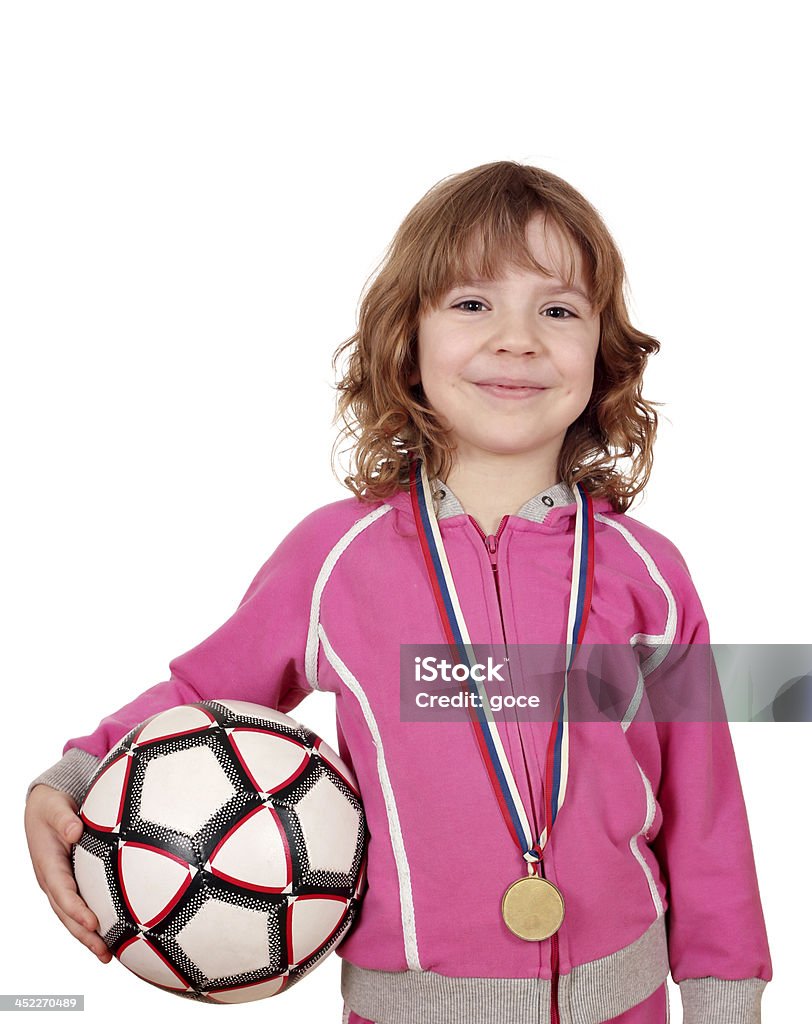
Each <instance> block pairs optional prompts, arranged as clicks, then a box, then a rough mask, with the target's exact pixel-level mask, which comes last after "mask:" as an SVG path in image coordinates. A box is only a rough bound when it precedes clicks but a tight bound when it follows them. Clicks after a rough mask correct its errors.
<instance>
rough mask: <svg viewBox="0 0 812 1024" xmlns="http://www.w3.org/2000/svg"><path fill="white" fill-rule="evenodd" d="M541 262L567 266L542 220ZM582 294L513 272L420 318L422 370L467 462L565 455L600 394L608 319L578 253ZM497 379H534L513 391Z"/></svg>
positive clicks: (460, 291)
mask: <svg viewBox="0 0 812 1024" xmlns="http://www.w3.org/2000/svg"><path fill="white" fill-rule="evenodd" d="M527 240H528V244H529V247H530V249H531V251H532V253H533V256H534V257H535V258H536V259H537V260H538V261H539V263H541V264H542V265H543V266H546V267H550V268H551V269H552V268H554V267H562V266H565V265H566V264H565V261H564V253H565V251H566V250H565V249H564V247H563V244H562V243H563V240H562V238H561V235H560V233H559V232H558V230H557V229H556V228H555V227H554V225H553V224H552V223H549V224H548V226H547V229H546V237H545V229H544V227H543V221H542V219H541V216H540V215H537V216H536V217H534V218H533V219H532V220H531V221H530V222H529V223H528V226H527ZM576 254H577V261H578V262H577V264H576V266H577V271H578V272H577V277H576V281H575V284H574V288H575V289H577V291H566V290H565V289H566V284H565V283H563V282H562V281H561V280H559V279H558V278H557V277H556V278H550V277H545V276H544V275H542V274H540V273H539V272H537V271H529V270H524V269H522V268H518V267H515V266H513V267H511V268H510V269H509V270H508V271H507V272H506V275H505V276H503V277H502V278H500V279H499V280H496V281H489V282H471V281H469V282H465V283H462V284H460V285H458V286H457V287H455V288H452V289H451V291H449V292H447V293H446V294H445V295H444V296H442V297H441V299H440V302H439V305H438V306H437V308H436V309H434V310H431V311H430V312H425V313H424V314H423V315H421V317H420V320H419V324H418V332H417V357H418V366H417V369H416V370H415V372H414V373H413V374H412V377H411V378H410V383H411V384H414V383H417V381H418V380H422V382H423V390H424V392H425V394H426V398H427V399H428V401H429V403H430V405H431V406H432V408H433V409H434V410H435V412H436V413H437V414H438V415H440V416H441V418H442V419H444V420H445V421H446V423H447V425H448V426H449V427H450V430H451V432H452V435H453V438H454V441H455V442H456V444H457V446H458V455H459V456H462V457H465V456H470V455H472V454H478V453H481V452H486V451H487V452H492V453H500V454H519V453H522V452H525V453H531V452H535V453H539V454H540V453H541V452H542V451H543V452H545V453H546V454H547V455H549V456H551V457H557V455H558V452H559V451H560V449H561V445H562V444H563V442H564V435H565V434H566V431H567V428H568V427H569V426H570V424H572V423H573V422H574V421H575V420H576V419H577V418H578V417H579V416H580V414H581V413H582V412H583V410H584V409H585V408H586V405H587V403H588V402H589V398H590V395H591V394H592V384H593V377H594V368H595V357H596V355H597V351H598V342H599V339H600V316H599V315H596V314H595V313H594V312H593V310H592V307H591V305H590V301H589V298H588V297H587V294H588V293H587V286H586V283H585V281H584V278H583V276H582V265H581V256H580V253H578V252H577V248H576ZM488 381H503V382H505V383H508V382H510V381H516V382H522V383H529V384H530V385H532V387H531V388H525V389H523V390H505V389H500V388H496V387H488V386H487V385H486V382H488Z"/></svg>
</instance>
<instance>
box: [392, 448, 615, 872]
mask: <svg viewBox="0 0 812 1024" xmlns="http://www.w3.org/2000/svg"><path fill="white" fill-rule="evenodd" d="M409 489H410V493H411V498H412V510H413V512H414V517H415V522H416V523H417V533H418V537H419V539H420V547H421V549H422V551H423V556H424V558H425V562H426V567H427V569H428V573H429V579H430V581H431V586H432V591H433V593H434V598H435V601H436V603H437V608H438V611H439V613H440V619H441V621H442V625H443V630H444V632H445V635H446V638H447V640H448V643H449V645H450V646H451V647H452V648H453V649H454V650H455V652H456V656H457V661H458V663H460V664H464V665H466V666H467V667H468V669H469V670H470V668H471V667H472V664H473V663H474V660H475V659H474V650H473V647H472V646H471V638H470V636H469V633H468V627H467V626H466V624H465V619H464V618H463V614H462V609H461V607H460V602H459V598H458V596H457V591H456V588H455V587H454V580H453V577H452V575H451V567H450V566H449V564H448V558H447V557H446V552H445V546H444V544H443V540H442V537H441V535H440V527H439V524H438V522H437V516H436V514H435V512H434V504H433V501H432V500H431V492H430V487H429V480H428V475H427V473H426V468H425V465H424V463H423V460H422V459H416V458H413V459H412V461H411V465H410V470H409ZM575 501H576V515H575V542H574V549H573V563H572V584H571V588H570V602H569V612H568V621H567V634H566V635H567V654H566V667H565V670H564V687H563V690H562V693H561V695H560V696H559V698H558V701H557V702H556V713H555V719H554V722H553V726H552V728H551V730H550V737H549V740H548V743H547V755H546V758H545V779H544V792H545V796H546V811H545V813H546V821H545V826H544V829H543V830H542V833H541V835H540V836H539V838H538V840H537V841H536V842H533V833H532V830H531V827H530V823H529V820H528V817H527V814H526V811H525V808H524V805H523V804H522V800H521V797H520V795H519V790H518V787H517V785H516V780H515V778H514V776H513V772H512V770H511V767H510V764H509V762H508V759H507V755H506V753H505V748H504V746H503V745H502V739H501V737H500V735H499V729H498V726H497V723H496V722H495V721H494V718H493V712H492V711H491V708H490V702H489V700H488V698H487V694H486V692H485V690H484V687H483V686H482V685H481V684H480V683H479V681H478V680H476V679H474V678H473V675H472V673H471V672H470V671H469V672H468V681H467V687H468V690H469V691H470V692H472V693H478V694H479V696H480V698H481V699H480V704H481V705H482V706H481V707H469V708H468V713H469V717H470V718H471V724H472V725H473V727H474V735H475V737H476V741H477V746H478V747H479V752H480V754H481V756H482V760H483V762H484V764H485V768H486V770H487V772H488V777H489V778H490V780H491V785H492V786H493V789H494V792H495V794H496V799H497V802H498V804H499V809H500V810H501V812H502V817H503V818H504V819H505V823H506V824H507V826H508V829H509V831H510V833H511V835H512V837H513V840H514V842H515V843H516V845H517V846H518V848H519V850H520V851H521V852H522V856H523V857H524V858H525V860H526V861H527V873H528V874H533V873H534V872H537V871H538V867H537V865H538V862H539V861H540V860H541V857H542V853H543V851H544V847H545V846H546V845H547V842H548V840H549V838H550V832H551V831H552V827H553V824H554V822H555V819H556V817H557V815H558V812H559V811H560V810H561V807H562V805H563V803H564V795H565V793H566V789H567V774H568V767H569V724H568V717H567V677H568V674H569V670H570V668H571V666H572V663H573V660H574V658H575V653H576V650H577V647H578V645H579V644H580V643H581V642H582V641H583V638H584V635H585V632H586V624H587V619H588V617H589V608H590V603H591V598H592V581H593V576H594V564H595V560H594V534H595V526H594V514H593V508H592V499H591V497H590V495H589V494H588V492H587V491H586V490H585V489H584V487H583V486H582V485H581V484H580V483H577V484H576V485H575Z"/></svg>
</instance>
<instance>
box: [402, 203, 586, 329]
mask: <svg viewBox="0 0 812 1024" xmlns="http://www.w3.org/2000/svg"><path fill="white" fill-rule="evenodd" d="M500 199H501V200H504V199H505V195H504V194H501V195H496V196H495V197H493V198H492V200H491V202H490V203H489V204H488V205H487V206H486V207H485V208H484V209H483V210H482V211H481V212H480V213H478V214H477V212H476V211H474V212H473V213H472V212H469V211H468V210H467V208H465V209H466V211H467V212H468V216H467V217H466V218H465V222H460V220H459V219H454V220H451V219H449V220H448V221H446V222H445V223H442V224H440V225H438V228H437V234H436V237H435V239H434V245H432V246H429V247H427V248H428V252H427V253H426V259H425V263H424V266H423V267H421V268H420V271H419V273H418V288H417V290H418V296H419V301H420V308H421V310H432V309H435V308H436V307H437V306H438V305H439V304H440V302H441V300H442V298H443V296H444V295H446V294H447V293H448V292H449V291H451V289H452V288H456V287H458V286H460V285H463V284H466V283H467V282H469V281H495V280H497V279H499V278H500V277H503V276H504V275H505V274H506V273H507V272H508V271H509V270H511V269H512V268H516V269H522V270H528V271H530V272H533V273H538V274H542V275H543V276H545V277H550V278H555V279H556V280H558V281H560V282H562V284H563V285H564V286H565V287H567V288H572V287H574V286H575V284H576V280H577V277H578V263H579V257H580V262H581V268H582V274H583V278H584V282H585V284H586V289H587V293H588V294H589V295H590V297H591V298H592V302H593V305H594V304H595V296H594V290H595V289H594V271H593V261H592V259H591V256H590V254H589V253H588V251H586V250H585V249H584V247H582V246H579V245H578V244H577V242H576V241H575V239H574V238H573V235H572V233H571V231H570V230H569V229H568V227H567V226H566V225H565V224H563V223H562V222H561V221H560V219H559V218H558V217H556V216H555V214H554V212H553V211H552V210H550V209H546V208H545V207H544V206H542V205H541V203H539V201H538V198H537V197H536V203H535V205H531V204H530V203H527V204H526V205H524V206H523V207H522V208H521V209H518V210H517V209H516V207H515V205H513V204H509V203H507V202H504V201H502V202H500V201H499V200H500ZM539 213H540V214H541V215H542V218H543V221H542V223H543V230H544V234H545V237H546V238H547V239H548V240H550V241H551V243H552V244H551V245H550V246H548V251H550V252H551V253H553V254H554V258H553V262H552V265H551V266H545V265H543V264H542V263H539V262H538V260H536V258H535V257H534V256H533V253H532V252H531V251H530V247H529V246H528V244H527V225H528V223H529V221H530V220H531V219H532V218H533V217H534V216H536V215H537V214H539Z"/></svg>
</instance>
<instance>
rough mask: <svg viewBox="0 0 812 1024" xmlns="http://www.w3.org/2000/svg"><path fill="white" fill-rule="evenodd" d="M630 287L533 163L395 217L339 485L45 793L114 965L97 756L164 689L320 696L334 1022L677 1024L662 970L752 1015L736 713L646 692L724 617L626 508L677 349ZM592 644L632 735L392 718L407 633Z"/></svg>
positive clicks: (71, 914) (77, 748)
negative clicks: (95, 887) (719, 713)
mask: <svg viewBox="0 0 812 1024" xmlns="http://www.w3.org/2000/svg"><path fill="white" fill-rule="evenodd" d="M624 282H625V274H624V268H623V264H622V260H621V257H620V254H619V253H618V250H617V248H616V246H615V244H614V242H613V240H612V238H611V237H610V235H609V233H608V231H607V229H606V227H605V225H604V224H603V221H602V220H601V218H600V216H599V215H598V213H597V212H596V211H595V210H594V209H593V207H592V206H591V205H590V204H589V203H588V202H587V201H586V200H585V199H584V198H583V197H582V196H581V195H580V194H579V193H578V192H577V191H575V189H573V188H572V187H571V186H570V185H569V184H567V183H566V182H565V181H563V180H561V179H560V178H558V177H556V176H555V175H553V174H550V173H549V172H546V171H544V170H541V169H539V168H536V167H531V166H525V165H522V164H517V163H513V162H508V161H499V162H495V163H491V164H486V165H484V166H481V167H476V168H474V169H473V170H470V171H468V172H466V173H462V174H458V175H455V176H452V177H450V178H447V179H444V180H443V181H441V182H440V183H439V184H438V185H436V186H435V187H434V188H433V189H431V190H430V191H429V192H428V193H427V194H426V195H425V196H424V197H423V199H421V200H420V202H418V203H417V205H416V206H415V207H414V209H413V210H412V211H411V212H410V213H409V214H408V216H407V217H406V219H405V221H404V222H403V224H402V225H401V227H400V228H399V230H398V232H397V233H396V235H395V237H394V239H393V242H392V245H391V247H390V249H389V251H388V252H387V255H386V257H385V260H384V262H383V264H382V266H381V268H380V269H379V272H378V274H377V276H376V278H375V280H374V281H373V283H372V285H371V287H370V289H369V291H368V292H367V294H366V295H365V296H364V299H363V302H362V305H361V315H360V322H359V329H358V331H357V333H356V334H355V335H354V336H353V337H352V338H350V339H349V340H348V341H347V342H345V343H344V345H342V346H340V347H339V349H338V350H337V352H336V358H337V357H338V355H339V354H340V353H341V352H343V351H344V350H345V349H348V350H349V361H348V365H347V371H346V374H345V376H344V377H343V379H342V380H341V381H340V383H339V392H340V398H339V402H338V415H341V416H342V417H343V418H344V420H345V422H346V433H348V434H351V435H352V436H353V437H354V438H355V441H356V443H355V449H354V457H355V461H356V469H357V472H356V473H355V474H354V475H352V476H349V477H347V478H346V479H345V481H344V482H345V484H346V485H347V486H348V487H349V489H350V490H351V491H352V492H353V497H351V498H346V499H343V500H340V501H336V502H333V503H331V504H329V505H326V506H323V507H321V508H318V509H316V510H315V511H314V512H313V513H311V514H310V515H309V516H307V517H306V518H305V519H304V520H302V521H301V522H300V523H299V524H298V525H297V526H296V527H295V528H294V529H293V530H292V531H291V532H290V533H289V534H288V535H287V536H286V537H285V538H284V539H283V540H282V542H281V543H280V544H279V546H278V547H277V549H276V550H275V551H274V553H273V554H272V555H271V557H270V558H269V559H268V561H267V562H266V563H265V564H264V565H263V566H262V567H261V568H260V570H259V572H258V573H257V575H256V577H255V578H254V580H253V581H252V583H251V585H250V587H249V588H248V591H247V592H246V594H245V597H244V598H243V600H242V602H241V603H240V605H239V607H238V609H237V610H236V611H235V613H234V615H233V616H232V617H231V618H230V619H229V620H228V621H227V622H226V623H225V624H224V625H223V626H221V627H220V628H219V629H218V630H217V631H216V632H215V633H213V634H212V635H211V636H210V637H208V638H207V639H206V640H204V641H203V642H202V643H200V644H199V645H198V646H197V647H195V648H193V649H192V650H191V651H188V652H186V653H185V654H183V655H180V656H179V657H177V658H175V659H174V661H172V662H170V666H169V667H170V672H171V675H170V678H169V679H168V680H167V681H165V682H162V683H159V684H158V685H157V686H154V687H152V689H150V690H147V691H146V692H145V693H144V694H142V695H141V696H140V697H138V698H137V699H136V700H135V701H133V702H132V703H131V704H128V705H127V706H126V707H124V708H122V709H121V710H119V711H117V712H115V713H114V714H113V715H111V716H109V717H108V718H105V719H104V720H103V721H102V722H101V723H100V724H99V726H98V728H97V729H96V730H95V731H94V732H93V733H91V734H90V735H88V736H83V737H78V738H75V739H71V740H69V741H68V742H67V743H66V745H65V747H64V749H63V755H64V756H63V757H62V759H61V760H60V761H59V762H57V764H56V765H54V766H53V767H52V768H51V769H49V770H48V771H47V772H45V773H44V774H43V775H41V776H39V777H38V778H37V779H35V780H34V781H33V782H32V783H31V785H30V787H29V793H28V799H27V806H26V832H27V836H28V841H29V847H30V851H31V857H32V861H33V864H34V869H35V872H36V875H37V879H38V881H39V884H40V886H41V887H42V888H43V889H44V890H45V892H46V893H47V895H48V898H49V900H50V902H51V905H52V907H53V909H54V911H55V912H56V914H57V916H58V917H59V918H60V920H62V922H63V923H64V924H65V925H66V927H67V928H68V929H69V930H70V931H71V933H72V934H73V935H75V936H76V937H77V938H78V939H80V940H81V941H82V942H84V943H85V944H86V945H88V946H89V947H90V948H91V949H93V950H94V951H95V952H96V953H97V955H98V956H99V957H100V959H102V961H104V962H107V961H109V959H110V954H109V952H108V951H107V949H106V947H105V946H104V943H103V942H102V940H101V938H100V936H99V935H98V934H97V933H96V932H95V931H94V929H95V928H96V927H98V922H97V921H96V920H95V918H94V917H93V915H92V914H91V913H90V911H89V908H88V907H87V906H86V905H85V904H84V902H83V901H82V900H81V898H80V897H79V896H78V894H77V892H76V888H75V884H74V882H73V879H72V874H71V870H70V865H69V851H70V844H71V843H72V842H76V841H77V840H78V839H79V836H80V834H81V829H82V824H81V821H80V819H79V818H78V817H77V815H76V814H75V811H76V809H77V807H78V803H79V801H81V799H82V797H83V795H84V793H85V792H86V790H87V787H88V785H89V781H90V779H91V777H92V775H93V773H94V771H95V768H96V766H97V765H98V764H99V761H100V759H101V758H102V757H103V756H104V755H105V754H106V753H107V751H108V750H109V749H111V748H112V747H113V746H114V745H115V744H116V743H117V742H118V740H119V739H120V738H121V737H122V736H124V735H125V734H126V733H127V732H128V731H129V730H130V729H131V728H132V727H133V726H134V725H136V724H137V723H138V722H139V721H142V720H143V719H145V718H147V717H149V716H150V715H152V714H155V713H156V712H158V711H159V710H163V709H165V708H167V707H171V706H175V705H178V704H184V703H188V702H194V701H198V700H205V699H209V698H218V697H219V698H224V697H231V698H233V699H239V700H248V701H255V702H256V703H260V704H265V705H270V706H272V707H276V708H278V709H279V710H281V711H284V712H287V711H290V710H291V709H292V708H294V707H295V706H296V705H297V704H298V703H299V702H300V701H301V700H302V699H303V698H304V697H305V696H306V695H307V694H309V693H311V692H312V691H313V690H329V691H330V692H332V693H333V694H334V695H335V699H336V716H337V733H338V741H339V753H340V754H341V756H342V757H343V758H345V760H346V761H347V762H348V763H349V764H350V765H351V766H352V768H353V771H354V772H355V774H356V777H357V779H358V782H359V784H360V786H361V792H362V797H363V801H364V808H365V811H366V815H367V819H368V825H369V832H370V836H369V846H368V876H367V877H368V888H367V891H366V894H365V897H364V902H363V904H362V907H361V911H360V913H359V915H358V917H357V919H356V921H355V923H354V925H353V927H352V929H351V930H350V931H349V933H347V934H346V935H345V937H344V939H343V940H342V942H341V944H340V945H339V946H338V947H337V952H338V954H339V956H341V957H342V994H343V996H344V1021H349V1022H352V1024H365V1022H369V1021H372V1022H378V1024H413V1022H416V1021H426V1020H437V1021H443V1022H444V1024H461V1022H463V1021H465V1022H466V1024H496V1022H500V1024H501V1022H504V1021H508V1022H510V1024H542V1022H545V1024H546V1022H553V1024H593V1022H599V1021H608V1020H611V1021H617V1022H623V1024H654V1022H658V1024H660V1022H663V1021H667V1020H668V1014H669V1007H668V997H667V986H666V979H667V976H668V973H669V970H670V973H671V975H672V977H673V978H674V980H675V981H676V982H677V983H678V984H679V986H680V991H681V996H682V1001H683V1007H684V1019H685V1021H686V1022H699V1021H701V1022H703V1024H723V1022H724V1024H730V1022H733V1021H735V1022H736V1024H755V1022H757V1021H759V1020H760V1005H761V996H762V992H763V989H764V986H765V985H766V983H767V981H769V980H770V978H771V977H772V966H771V961H770V954H769V949H768V943H767V936H766V930H765V926H764V919H763V914H762V909H761V903H760V897H759V890H758V883H757V878H756V872H755V864H754V859H753V853H752V846H751V840H750V835H749V829H748V823H747V816H746V810H745V805H744V801H743V797H742V791H741V787H740V783H739V777H738V772H737V767H736V761H735V756H734V751H733V747H732V743H731V739H730V734H729V730H728V727H727V723H726V721H724V720H722V721H716V722H679V723H673V722H668V721H657V720H652V717H651V716H646V715H644V714H643V713H642V712H641V711H640V710H639V709H641V708H643V709H644V708H645V706H646V699H647V688H648V687H649V686H650V683H651V678H652V676H653V673H655V672H656V670H657V668H658V666H659V665H660V664H661V663H663V661H664V655H665V653H666V651H667V649H668V647H669V645H680V644H707V643H708V642H709V635H708V625H707V620H706V618H705V615H704V612H703V609H702V605H701V603H700V600H699V597H698V595H697V593H696V590H695V588H694V586H693V584H692V581H691V577H690V574H689V572H688V569H687V566H686V564H685V561H684V559H683V558H682V556H681V554H680V552H679V551H678V549H677V548H676V547H675V546H674V544H672V543H671V542H670V541H669V540H668V539H666V538H665V537H664V536H663V535H662V534H659V533H657V532H656V531H655V530H652V529H651V528H650V527H647V526H645V525H644V524H643V523H641V522H639V521H638V520H636V519H633V518H631V517H630V516H628V515H627V514H626V512H627V509H628V508H629V506H630V503H631V501H632V499H633V498H634V496H635V495H636V494H638V493H639V492H640V491H642V490H643V488H644V487H645V485H646V483H647V481H648V477H649V473H650V469H651V461H652V446H653V442H654V436H655V432H656V425H657V414H656V412H655V411H654V408H653V405H654V403H651V402H648V401H646V400H645V399H643V398H642V397H641V384H642V374H643V370H644V367H645V364H646V360H647V358H648V355H649V354H650V353H652V352H655V353H656V352H657V351H658V350H659V343H658V342H657V341H656V340H655V339H654V338H652V337H649V336H648V335H645V334H642V333H641V332H639V331H638V330H636V329H635V328H634V327H633V326H632V325H631V324H630V323H629V320H628V315H627V311H626V306H625V302H624V297H623V288H624ZM334 363H335V361H334ZM348 414H349V415H348ZM620 456H622V457H628V458H630V459H631V465H630V468H629V469H628V470H627V471H626V472H624V471H622V470H621V469H620V468H618V466H617V459H618V457H620ZM584 640H586V641H591V642H594V643H597V644H613V645H620V648H619V649H622V650H624V651H625V652H627V653H628V652H630V651H632V652H634V655H635V657H638V656H639V671H638V672H637V673H636V675H637V680H638V683H637V684H636V685H637V688H636V689H635V691H634V693H633V694H632V695H631V699H630V701H629V706H628V708H627V709H626V713H625V714H624V715H623V716H622V721H621V722H611V723H606V722H601V723H599V722H593V723H590V722H587V721H577V722H576V721H569V716H568V713H567V712H566V708H565V705H566V706H567V707H568V704H567V698H564V697H559V695H558V694H557V693H556V694H555V695H554V702H553V705H552V706H553V707H554V708H555V711H554V713H553V714H552V715H551V716H548V717H547V720H546V724H545V722H539V721H523V720H521V715H520V714H519V713H518V712H514V714H513V715H512V716H511V715H506V716H505V718H504V721H501V720H500V721H499V722H498V723H497V722H495V721H494V720H492V719H491V720H488V719H487V718H486V717H485V716H483V715H476V714H475V715H472V716H471V717H470V718H469V720H468V721H464V720H463V721H454V722H447V721H445V722H443V721H439V720H428V721H414V720H413V716H410V715H406V714H404V713H403V708H404V707H405V706H406V705H407V704H408V699H409V698H408V695H409V693H410V691H409V690H408V689H407V688H406V687H403V688H402V689H401V690H400V691H399V686H398V680H399V679H400V655H401V645H403V644H409V645H411V644H418V645H426V652H427V653H436V648H435V649H434V651H432V650H431V648H432V645H436V644H449V645H451V647H452V648H454V649H456V651H457V653H458V654H459V655H460V657H461V658H462V657H466V656H467V654H466V652H467V651H469V650H470V649H471V648H470V645H471V644H490V643H494V644H496V645H497V649H502V650H504V651H505V655H506V658H505V661H506V664H507V665H509V664H510V654H509V651H510V649H511V645H514V644H527V645H530V644H565V645H566V651H567V654H566V658H567V667H568V668H569V667H571V666H572V663H573V661H572V659H573V657H574V655H575V652H576V651H577V648H578V645H579V644H581V643H582V642H583V641H584ZM644 648H648V650H649V654H648V656H647V657H645V658H644V657H643V656H642V654H639V655H638V652H642V650H643V649H644ZM652 652H653V653H652ZM661 671H662V670H661ZM519 676H520V673H519V672H518V665H517V664H516V661H514V667H511V668H509V669H508V680H509V681H508V683H507V684H505V685H506V686H508V687H509V688H510V690H511V692H514V693H515V692H516V688H517V687H518V686H519V685H520V683H521V680H520V678H519ZM564 681H565V685H566V675H565V680H564ZM427 688H430V687H427ZM564 692H567V691H566V690H565V691H564ZM403 694H406V698H405V701H406V704H402V703H401V701H402V700H403V699H404V697H403Z"/></svg>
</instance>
